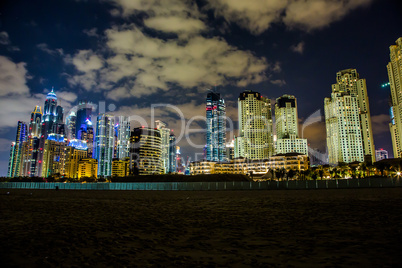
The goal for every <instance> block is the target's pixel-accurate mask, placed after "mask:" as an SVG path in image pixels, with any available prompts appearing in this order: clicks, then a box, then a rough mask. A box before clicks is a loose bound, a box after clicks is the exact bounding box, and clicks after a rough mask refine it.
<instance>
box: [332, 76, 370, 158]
mask: <svg viewBox="0 0 402 268" xmlns="http://www.w3.org/2000/svg"><path fill="white" fill-rule="evenodd" d="M324 107H325V123H326V129H327V146H328V160H329V163H330V164H337V163H339V162H346V163H350V162H353V161H359V162H363V161H365V160H366V158H365V156H366V157H368V156H369V157H370V160H371V161H375V152H374V141H373V134H372V129H371V117H370V109H369V101H368V97H367V87H366V80H365V79H360V78H359V74H358V73H357V71H356V70H355V69H346V70H343V71H340V72H338V73H337V83H336V84H333V85H332V94H331V98H325V100H324Z"/></svg>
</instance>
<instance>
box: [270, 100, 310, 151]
mask: <svg viewBox="0 0 402 268" xmlns="http://www.w3.org/2000/svg"><path fill="white" fill-rule="evenodd" d="M275 126H276V136H277V139H276V153H277V154H286V153H300V154H304V155H307V154H308V147H307V139H300V138H299V134H298V133H299V130H298V128H299V124H298V116H297V100H296V98H295V96H292V95H283V96H282V97H280V98H277V99H276V104H275Z"/></svg>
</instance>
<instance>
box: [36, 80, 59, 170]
mask: <svg viewBox="0 0 402 268" xmlns="http://www.w3.org/2000/svg"><path fill="white" fill-rule="evenodd" d="M50 134H58V135H62V136H63V137H64V134H65V128H64V122H63V108H62V107H61V106H59V105H57V96H56V93H55V92H54V88H52V91H51V92H49V93H48V94H47V96H46V100H45V105H44V108H43V115H42V133H41V136H40V140H39V151H38V157H37V162H38V167H37V173H38V174H37V176H42V177H43V176H46V174H45V175H42V172H43V170H44V167H43V157H44V155H43V153H44V147H45V143H46V140H47V138H48V136H49V135H50Z"/></svg>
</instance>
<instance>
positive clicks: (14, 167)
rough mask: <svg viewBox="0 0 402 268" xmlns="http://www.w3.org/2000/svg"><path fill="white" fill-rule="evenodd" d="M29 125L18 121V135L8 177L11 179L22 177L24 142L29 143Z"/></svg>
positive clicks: (13, 148) (10, 160)
mask: <svg viewBox="0 0 402 268" xmlns="http://www.w3.org/2000/svg"><path fill="white" fill-rule="evenodd" d="M27 134H28V133H27V125H26V124H25V123H24V122H22V121H18V127H17V133H16V135H15V143H13V145H12V146H11V152H10V159H9V164H8V166H9V170H8V174H7V175H8V176H9V177H10V178H13V177H20V176H21V175H22V174H21V169H22V152H23V151H22V149H23V144H24V142H26V141H27V137H28V135H27Z"/></svg>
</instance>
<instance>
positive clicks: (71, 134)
mask: <svg viewBox="0 0 402 268" xmlns="http://www.w3.org/2000/svg"><path fill="white" fill-rule="evenodd" d="M76 120H77V114H76V113H75V112H74V111H71V112H70V113H69V114H68V116H67V118H66V125H67V129H68V131H67V137H68V138H69V139H70V140H73V139H76V138H77V136H76V129H75V127H76Z"/></svg>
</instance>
